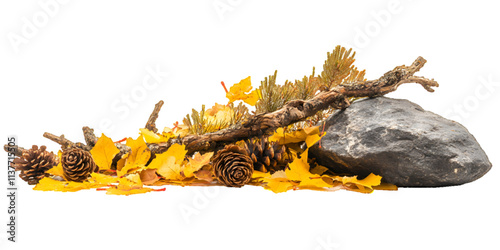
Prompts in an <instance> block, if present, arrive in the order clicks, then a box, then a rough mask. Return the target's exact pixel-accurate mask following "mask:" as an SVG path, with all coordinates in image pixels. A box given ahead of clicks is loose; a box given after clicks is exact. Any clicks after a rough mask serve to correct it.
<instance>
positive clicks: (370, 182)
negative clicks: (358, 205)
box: [342, 173, 382, 192]
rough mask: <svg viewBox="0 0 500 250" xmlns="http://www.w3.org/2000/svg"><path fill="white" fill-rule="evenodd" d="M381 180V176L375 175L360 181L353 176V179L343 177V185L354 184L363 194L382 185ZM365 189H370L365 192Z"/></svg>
mask: <svg viewBox="0 0 500 250" xmlns="http://www.w3.org/2000/svg"><path fill="white" fill-rule="evenodd" d="M381 180H382V177H381V176H379V175H375V174H373V173H371V174H370V175H368V176H367V177H366V178H364V179H363V180H358V178H357V176H353V177H348V176H344V177H342V183H343V184H344V185H345V184H348V183H352V184H354V185H356V186H357V187H358V189H359V190H360V191H362V192H366V191H369V192H371V191H373V186H378V185H380V182H381ZM365 188H368V189H369V190H365Z"/></svg>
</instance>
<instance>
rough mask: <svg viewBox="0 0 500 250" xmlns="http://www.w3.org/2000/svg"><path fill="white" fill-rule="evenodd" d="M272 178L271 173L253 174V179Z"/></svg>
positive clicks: (258, 172)
mask: <svg viewBox="0 0 500 250" xmlns="http://www.w3.org/2000/svg"><path fill="white" fill-rule="evenodd" d="M270 176H271V173H269V172H266V173H264V172H261V171H257V170H254V171H253V173H252V179H259V178H266V177H270Z"/></svg>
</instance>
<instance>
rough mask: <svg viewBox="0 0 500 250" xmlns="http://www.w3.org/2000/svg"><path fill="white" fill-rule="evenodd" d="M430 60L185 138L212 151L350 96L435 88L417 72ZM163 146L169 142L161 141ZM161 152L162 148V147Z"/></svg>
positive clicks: (339, 104) (343, 103)
mask: <svg viewBox="0 0 500 250" xmlns="http://www.w3.org/2000/svg"><path fill="white" fill-rule="evenodd" d="M425 63H426V60H425V59H424V58H422V57H418V58H417V59H416V60H415V61H414V62H413V64H412V65H410V66H405V65H402V66H398V67H396V68H394V69H393V70H391V71H389V72H387V73H385V74H384V75H383V76H382V77H380V78H379V79H376V80H371V81H365V82H354V83H345V84H340V85H338V86H335V87H333V88H332V89H330V90H329V91H325V92H320V93H319V94H318V95H316V96H315V97H313V98H311V99H309V100H305V101H304V100H293V101H290V102H288V103H287V104H285V105H284V106H283V107H282V108H281V109H279V110H276V111H274V112H271V113H263V114H258V115H254V116H252V117H250V118H249V119H248V120H247V121H246V122H244V123H243V124H240V125H235V126H233V127H231V128H227V129H223V130H219V131H217V132H214V133H207V134H203V135H188V136H185V137H184V138H182V144H185V145H186V149H187V150H188V152H189V153H193V152H196V151H210V150H213V149H215V148H217V147H220V146H222V145H224V144H227V143H232V142H235V141H239V140H242V139H247V138H251V137H255V136H261V135H263V134H271V133H272V132H273V131H275V130H276V129H277V128H279V127H285V126H288V125H291V124H293V123H295V122H299V121H302V120H304V119H306V118H307V117H310V116H313V115H314V114H316V113H317V112H318V111H320V110H324V109H327V108H329V107H334V108H346V107H348V106H349V105H350V102H349V101H348V98H349V97H375V96H382V95H385V94H387V93H389V92H392V91H395V90H396V89H397V88H398V87H399V86H400V85H401V84H403V83H409V82H416V83H418V84H420V85H422V86H423V87H424V88H425V89H426V90H427V91H429V92H433V91H434V90H433V89H432V88H431V87H437V86H439V85H438V83H437V82H436V81H434V80H433V79H430V80H429V79H426V78H424V77H416V76H413V74H415V73H416V72H417V71H419V70H420V69H421V68H422V67H423V66H424V64H425ZM159 145H160V146H162V145H164V147H162V148H167V149H168V146H169V145H166V143H163V144H162V143H160V144H159ZM160 153H161V151H160Z"/></svg>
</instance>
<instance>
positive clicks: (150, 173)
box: [139, 169, 160, 185]
mask: <svg viewBox="0 0 500 250" xmlns="http://www.w3.org/2000/svg"><path fill="white" fill-rule="evenodd" d="M139 175H140V177H141V181H142V183H143V184H144V185H151V184H153V183H155V182H156V181H158V180H159V179H160V177H158V175H157V174H156V169H145V170H142V171H141V172H140V173H139Z"/></svg>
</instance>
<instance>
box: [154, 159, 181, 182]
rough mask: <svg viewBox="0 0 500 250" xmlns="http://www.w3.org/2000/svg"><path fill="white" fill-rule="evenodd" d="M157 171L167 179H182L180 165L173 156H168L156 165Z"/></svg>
mask: <svg viewBox="0 0 500 250" xmlns="http://www.w3.org/2000/svg"><path fill="white" fill-rule="evenodd" d="M155 160H156V159H155ZM157 172H158V174H160V175H161V176H163V177H164V178H165V179H167V180H182V179H184V177H183V176H182V175H181V165H179V164H177V163H176V162H175V157H174V156H168V158H167V159H166V160H165V161H163V162H162V164H161V165H160V166H159V167H158V170H157Z"/></svg>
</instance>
